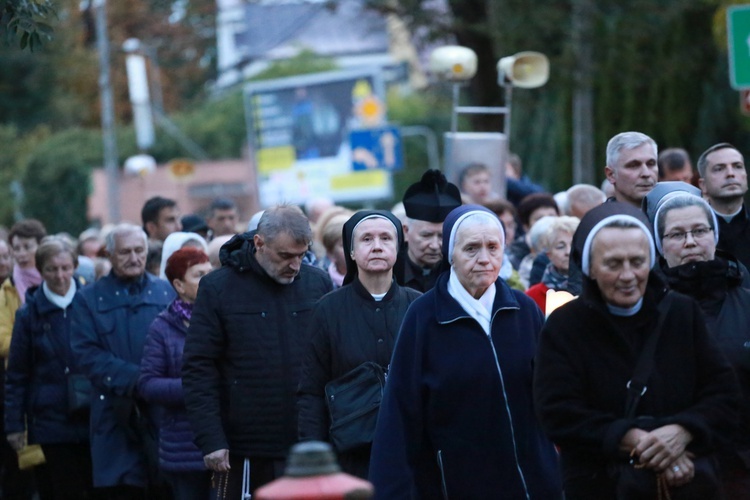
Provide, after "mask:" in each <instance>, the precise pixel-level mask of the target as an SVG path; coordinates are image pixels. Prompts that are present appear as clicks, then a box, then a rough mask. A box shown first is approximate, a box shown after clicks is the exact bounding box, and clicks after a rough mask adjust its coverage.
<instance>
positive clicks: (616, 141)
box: [607, 132, 659, 168]
mask: <svg viewBox="0 0 750 500" xmlns="http://www.w3.org/2000/svg"><path fill="white" fill-rule="evenodd" d="M644 144H650V145H651V146H652V147H653V148H654V158H656V157H657V156H658V154H659V148H658V147H657V146H656V142H655V141H654V140H653V139H652V138H650V137H649V136H647V135H646V134H643V133H641V132H621V133H619V134H617V135H616V136H614V137H613V138H611V139H610V140H609V142H608V143H607V166H608V167H610V168H615V166H616V165H617V162H618V161H619V159H620V153H621V152H622V150H623V149H635V148H637V147H640V146H642V145H644Z"/></svg>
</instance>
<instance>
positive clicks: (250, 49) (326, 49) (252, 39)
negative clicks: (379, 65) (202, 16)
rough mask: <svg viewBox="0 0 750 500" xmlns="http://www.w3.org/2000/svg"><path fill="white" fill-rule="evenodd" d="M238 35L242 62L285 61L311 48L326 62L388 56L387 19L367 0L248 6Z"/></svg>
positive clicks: (237, 43)
mask: <svg viewBox="0 0 750 500" xmlns="http://www.w3.org/2000/svg"><path fill="white" fill-rule="evenodd" d="M244 17H245V29H244V30H243V31H241V32H239V33H236V35H235V44H236V47H237V50H238V52H239V53H240V54H241V58H242V59H243V60H254V59H257V58H264V59H265V58H271V59H276V58H286V57H291V56H294V55H295V54H296V53H298V52H299V51H300V50H302V49H305V48H308V49H311V50H313V51H314V52H315V53H316V54H319V55H325V56H345V55H354V54H368V53H384V52H387V51H388V33H387V30H386V21H385V18H384V17H383V16H382V15H381V14H379V13H377V12H374V11H371V10H368V9H366V8H365V6H364V2H363V1H362V0H341V1H340V2H337V3H335V4H332V3H328V2H314V3H313V2H293V3H292V2H289V3H286V2H285V3H248V4H245V5H244Z"/></svg>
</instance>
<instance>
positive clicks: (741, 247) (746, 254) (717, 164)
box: [698, 142, 750, 267]
mask: <svg viewBox="0 0 750 500" xmlns="http://www.w3.org/2000/svg"><path fill="white" fill-rule="evenodd" d="M698 174H699V175H700V180H699V181H698V182H699V184H700V188H701V191H702V192H703V197H704V198H705V199H706V200H708V203H709V204H710V205H711V208H712V209H713V211H714V212H715V213H716V217H717V218H718V220H719V244H718V246H717V248H718V249H720V250H724V251H726V252H729V253H730V254H732V255H734V256H735V257H737V258H738V259H739V260H740V262H742V263H743V264H745V266H747V267H750V216H748V213H747V208H745V204H744V196H745V193H747V171H746V170H745V159H744V158H743V156H742V153H740V152H739V151H738V150H737V148H735V147H734V146H732V145H731V144H729V143H726V142H722V143H719V144H715V145H713V146H711V147H710V148H708V149H707V150H706V151H705V152H704V153H703V154H702V155H701V156H700V158H699V159H698Z"/></svg>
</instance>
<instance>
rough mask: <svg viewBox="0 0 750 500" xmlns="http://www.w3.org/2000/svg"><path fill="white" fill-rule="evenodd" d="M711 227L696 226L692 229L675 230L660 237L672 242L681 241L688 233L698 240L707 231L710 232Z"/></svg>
mask: <svg viewBox="0 0 750 500" xmlns="http://www.w3.org/2000/svg"><path fill="white" fill-rule="evenodd" d="M712 231H713V229H712V228H710V227H697V228H695V229H693V230H692V231H675V232H673V233H669V234H665V235H663V236H662V238H665V239H667V240H669V241H672V242H674V243H682V242H684V241H685V240H686V239H687V235H688V234H692V235H693V239H696V240H700V239H702V238H705V237H706V236H707V235H708V233H710V232H712Z"/></svg>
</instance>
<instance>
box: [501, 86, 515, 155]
mask: <svg viewBox="0 0 750 500" xmlns="http://www.w3.org/2000/svg"><path fill="white" fill-rule="evenodd" d="M503 87H505V122H504V123H503V133H504V134H505V141H506V144H508V145H509V144H510V117H511V114H510V111H511V107H512V104H513V84H512V83H510V82H504V83H503ZM509 148H510V146H508V148H507V149H509ZM506 153H507V151H506ZM506 157H507V154H506Z"/></svg>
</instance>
